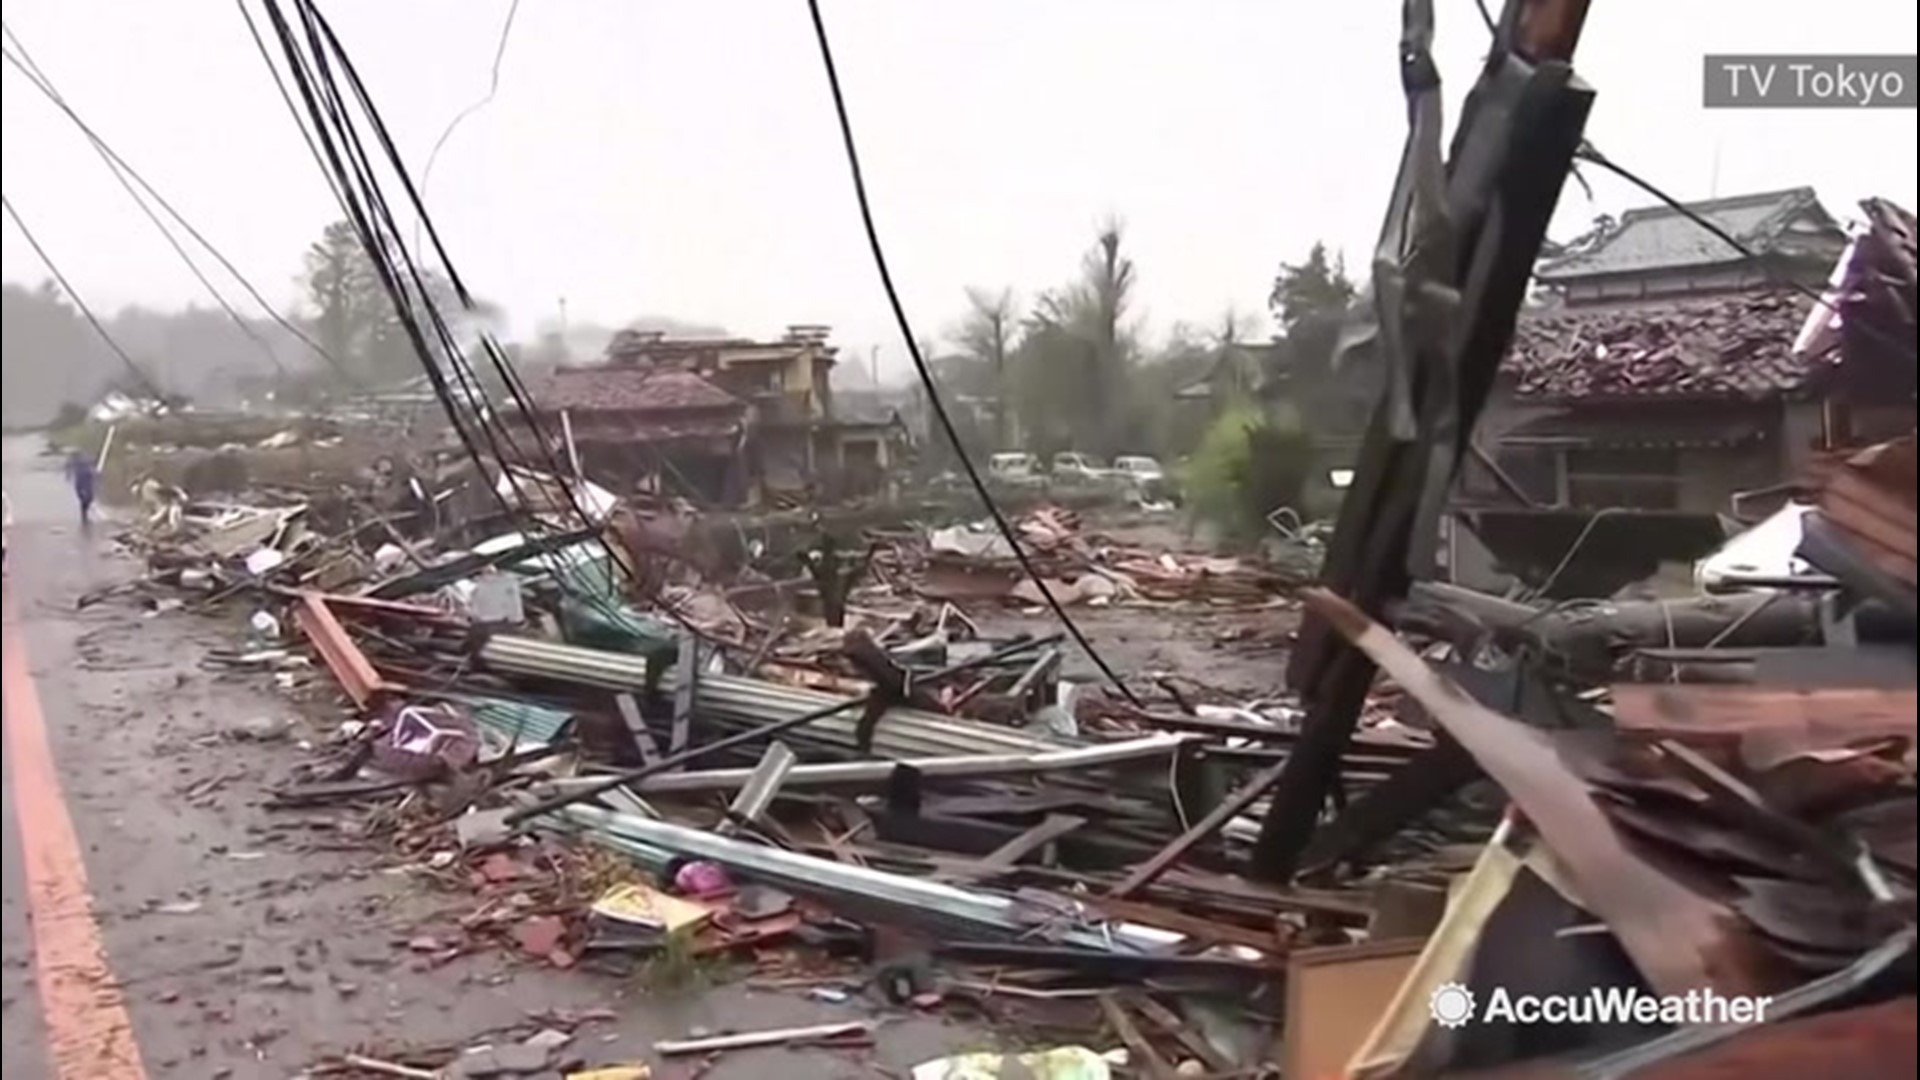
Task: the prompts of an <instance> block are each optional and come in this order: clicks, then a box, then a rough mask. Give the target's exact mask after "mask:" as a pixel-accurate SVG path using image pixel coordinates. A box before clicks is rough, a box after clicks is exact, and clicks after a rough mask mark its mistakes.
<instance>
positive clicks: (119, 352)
mask: <svg viewBox="0 0 1920 1080" xmlns="http://www.w3.org/2000/svg"><path fill="white" fill-rule="evenodd" d="M0 207H5V208H6V211H7V217H8V218H9V219H11V220H12V221H13V224H14V226H15V227H16V228H18V229H19V230H20V235H21V236H24V237H26V238H27V246H28V247H30V248H32V249H33V253H34V254H35V255H38V256H40V261H41V262H43V263H45V264H46V266H47V271H48V272H49V273H51V274H52V275H53V280H55V281H57V282H59V283H60V288H61V290H62V291H63V292H65V293H66V294H67V299H69V300H72V301H73V306H74V307H77V308H79V309H80V314H81V315H82V316H84V317H85V318H86V320H87V324H88V325H89V326H92V327H93V332H94V333H96V334H99V335H100V340H101V341H104V342H106V343H107V348H109V349H112V350H113V354H114V355H115V356H117V357H119V358H120V362H121V363H122V364H125V365H126V366H127V370H128V371H130V372H132V373H133V377H134V378H135V379H138V380H139V381H140V388H141V389H142V390H144V391H145V392H146V393H147V394H148V395H149V396H151V397H154V398H156V399H157V398H162V397H165V395H164V394H162V393H161V392H160V387H159V386H158V385H156V384H155V383H154V381H153V380H152V379H150V378H148V377H147V373H146V372H145V371H142V370H141V369H140V365H139V364H136V363H134V362H133V357H131V356H128V355H127V350H125V349H123V348H121V347H120V343H119V342H117V341H115V340H113V335H112V334H109V333H107V328H106V326H105V325H104V324H103V323H101V321H100V320H99V318H98V317H96V316H95V315H94V313H93V309H92V308H90V307H88V306H87V302H86V300H85V299H83V298H82V297H81V296H80V293H79V292H78V291H77V290H75V289H74V287H73V283H72V282H70V281H68V280H67V275H65V274H63V273H61V272H60V265H59V264H58V263H56V262H54V261H53V256H51V255H48V254H47V249H46V248H43V247H41V246H40V241H39V240H38V239H36V238H35V237H34V235H33V230H32V229H29V228H27V223H26V222H25V221H22V220H21V218H20V211H18V210H16V209H14V207H13V200H12V199H10V198H8V197H7V196H6V194H5V193H0Z"/></svg>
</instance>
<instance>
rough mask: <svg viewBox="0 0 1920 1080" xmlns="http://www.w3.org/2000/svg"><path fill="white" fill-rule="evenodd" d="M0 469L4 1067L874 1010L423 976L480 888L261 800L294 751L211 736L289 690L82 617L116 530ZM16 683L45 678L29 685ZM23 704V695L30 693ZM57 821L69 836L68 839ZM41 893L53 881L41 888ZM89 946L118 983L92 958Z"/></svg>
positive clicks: (109, 559)
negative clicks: (542, 1017)
mask: <svg viewBox="0 0 1920 1080" xmlns="http://www.w3.org/2000/svg"><path fill="white" fill-rule="evenodd" d="M5 477H6V486H7V491H8V493H9V494H10V495H11V497H12V500H13V505H14V529H13V535H12V537H11V538H10V540H9V544H8V546H9V548H10V549H12V550H10V552H9V554H8V560H9V562H10V563H11V565H10V567H9V569H8V574H7V584H6V591H7V605H6V610H7V622H6V626H5V633H6V635H7V638H8V642H7V644H8V652H9V655H10V656H14V657H21V656H24V659H21V660H20V661H19V667H20V668H21V670H22V671H23V672H30V675H26V676H24V681H23V682H16V673H15V672H14V671H13V670H12V669H11V667H10V668H9V671H8V673H7V676H6V678H7V680H8V682H9V685H8V686H7V687H6V690H7V693H6V702H7V705H6V724H7V729H8V731H7V734H8V740H7V747H8V749H7V753H6V754H4V755H0V757H4V764H5V773H6V778H5V783H6V791H5V800H4V804H5V806H4V812H5V866H4V886H5V907H4V969H3V970H0V990H4V996H5V1013H4V1032H3V1033H0V1056H3V1060H0V1064H4V1071H5V1075H6V1077H7V1080H55V1078H58V1080H144V1078H147V1077H152V1078H156V1080H159V1078H179V1080H224V1078H231V1080H251V1078H254V1077H258V1078H261V1080H284V1078H286V1077H290V1076H295V1075H298V1074H299V1073H300V1072H301V1070H302V1069H303V1068H305V1067H306V1066H308V1065H309V1064H311V1063H313V1062H314V1061H316V1060H318V1059H319V1058H320V1057H322V1056H324V1055H326V1054H332V1053H340V1052H344V1051H349V1050H365V1051H370V1052H374V1053H379V1052H380V1051H382V1050H392V1049H394V1048H396V1047H408V1046H425V1045H433V1044H442V1043H448V1044H456V1043H466V1042H468V1041H470V1040H472V1039H473V1038H474V1037H475V1036H476V1035H477V1034H478V1033H481V1032H484V1031H487V1030H489V1029H496V1028H499V1027H503V1026H506V1025H510V1024H512V1023H515V1022H518V1021H521V1020H523V1019H524V1018H525V1017H526V1016H527V1015H528V1014H530V1013H535V1012H540V1011H544V1010H570V1011H575V1012H584V1011H590V1010H609V1009H610V1010H613V1011H614V1013H615V1014H616V1017H617V1019H615V1020H614V1021H612V1022H611V1023H608V1024H605V1025H601V1026H598V1027H596V1028H593V1029H590V1034H588V1035H586V1036H584V1037H583V1044H584V1045H581V1046H580V1049H582V1050H583V1053H584V1054H585V1056H587V1057H589V1058H590V1059H591V1061H592V1063H595V1064H615V1063H621V1062H623V1061H633V1060H644V1059H645V1058H647V1057H648V1056H649V1055H648V1048H649V1047H650V1046H651V1044H652V1042H653V1041H654V1040H656V1039H661V1038H677V1037H683V1036H685V1035H686V1034H687V1033H688V1032H689V1031H690V1030H692V1029H696V1028H704V1029H707V1030H710V1031H724V1030H752V1029H757V1028H765V1027H779V1026H791V1025H795V1024H805V1023H822V1022H830V1021H838V1020H848V1019H856V1018H860V1017H862V1016H864V1015H866V1014H865V1013H864V1012H862V1011H860V1010H859V1009H858V1008H856V1007H853V1006H847V1005H830V1004H826V1003H821V1002H815V1001H809V1000H805V999H802V998H798V997H795V996H792V995H790V994H781V993H759V992H753V991H750V990H747V989H745V988H743V987H739V986H730V987H721V988H717V989H714V990H710V991H708V992H706V993H705V994H703V995H700V996H698V997H694V998H675V999H671V1000H667V999H661V998H656V997H649V996H647V995H646V994H645V993H644V992H643V991H642V990H641V989H640V988H639V987H638V986H636V985H635V984H633V983H632V982H631V981H626V982H623V981H621V980H616V979H612V978H608V977H604V976H594V975H590V974H587V973H584V972H579V971H571V972H557V971H552V970H549V969H545V968H536V967H530V966H528V965H526V964H525V963H523V962H520V961H518V960H516V959H514V958H511V957H507V956H502V955H499V954H485V955H480V956H476V957H471V958H468V959H463V960H460V961H456V962H455V963H453V964H450V965H447V966H444V967H439V968H431V969H429V968H426V967H424V966H423V965H422V964H421V962H420V959H419V958H418V957H417V956H414V955H412V954H410V952H409V950H408V949H407V947H406V942H407V941H408V940H409V939H410V938H412V937H414V936H415V935H417V934H419V933H421V932H423V930H426V929H431V928H434V927H436V926H439V927H442V928H444V927H448V926H450V925H451V921H452V920H453V919H455V918H457V917H458V915H459V914H460V913H462V912H463V911H465V910H466V908H465V907H463V906H461V902H462V901H463V900H464V901H468V902H469V904H470V899H471V898H470V897H449V896H447V895H444V894H434V893H431V892H429V891H428V890H426V889H424V888H423V887H422V886H421V885H420V883H419V882H418V881H416V880H414V879H412V878H409V877H406V876H404V875H397V874H392V873H383V872H381V870H380V868H379V866H378V864H377V860H376V859H375V857H374V856H373V854H372V853H370V852H368V851H366V850H364V849H362V848H360V847H359V846H357V845H355V844H351V843H343V842H341V839H340V838H339V837H337V836H336V835H335V834H333V833H332V832H330V831H328V829H327V827H326V826H325V825H324V824H316V823H314V822H313V821H310V820H308V819H306V818H299V817H294V818H289V817H287V816H285V815H280V816H276V815H274V814H272V813H270V812H268V811H266V810H264V809H263V808H262V807H261V805H260V802H261V799H262V796H263V794H264V792H265V790H266V789H267V788H269V787H271V786H272V785H273V784H275V783H277V782H279V781H280V780H282V779H284V778H285V776H286V775H287V772H288V770H289V769H290V768H291V767H292V765H293V764H294V763H295V762H297V761H298V760H300V755H301V753H302V751H300V750H299V749H298V748H297V747H296V746H295V745H294V744H293V743H292V742H286V743H275V744H254V743H244V742H235V741H232V740H231V739H228V738H225V737H224V735H225V733H227V732H229V731H231V730H232V729H233V727H234V726H235V725H236V724H239V723H241V722H243V721H245V720H248V719H250V718H256V717H261V716H276V717H284V716H289V715H290V714H291V707H290V706H289V704H288V702H287V701H285V700H284V699H282V698H280V697H278V696H277V695H276V694H275V693H274V692H273V691H272V690H271V689H270V688H269V687H268V686H265V685H263V683H262V682H261V681H259V680H254V679H251V678H247V679H240V678H233V677H228V676H222V675H219V674H216V673H214V672H211V671H208V670H206V669H204V668H202V667H201V666H200V664H199V658H200V657H202V656H203V655H204V654H205V652H206V650H207V649H208V648H209V647H210V646H213V645H216V644H221V643H223V635H226V634H228V633H229V631H227V630H225V629H223V628H222V627H221V626H220V625H219V624H217V623H216V622H214V621H213V620H209V619H206V618H201V617H197V616H193V615H188V614H185V613H178V612H176V613H172V614H163V615H148V614H146V613H143V612H142V611H141V610H140V609H139V608H138V607H137V606H135V605H133V604H131V603H129V602H125V601H120V600H114V601H107V602H103V603H100V604H97V605H93V606H90V607H88V608H87V609H85V610H84V611H81V610H76V605H75V601H76V600H77V598H79V597H80V596H82V595H83V594H85V593H87V592H89V591H90V590H93V589H96V588H99V587H101V586H105V585H108V584H112V583H115V582H119V581H125V580H127V579H129V578H131V577H133V576H134V575H135V574H136V573H137V568H136V567H135V566H133V565H132V564H131V563H129V562H127V561H126V560H124V559H122V558H120V557H118V556H116V555H114V554H113V553H112V552H111V550H110V549H109V547H108V540H107V535H108V533H109V531H110V530H108V529H106V528H96V530H95V534H94V535H93V536H86V535H83V534H82V532H81V531H80V529H79V528H78V523H77V520H76V517H75V511H74V505H73V502H72V499H71V496H70V495H69V493H68V492H67V490H66V488H65V486H64V483H63V481H62V479H61V475H60V471H59V463H58V461H57V460H55V459H51V458H47V457H43V456H42V455H41V454H40V445H39V443H38V441H37V440H35V439H28V438H9V439H7V440H6V443H5ZM229 643H230V642H229ZM21 685H27V686H30V687H31V689H32V691H34V693H32V694H31V695H27V696H25V697H23V695H22V694H21V693H20V692H19V689H18V687H19V686H21ZM29 699H36V700H31V701H30V704H32V705H35V706H37V707H34V708H28V707H27V706H26V705H23V704H21V703H22V702H23V701H28V700H29ZM28 712H33V713H36V714H37V716H34V717H29V716H27V715H26V713H28ZM340 719H342V717H341V716H340V715H338V714H328V715H325V716H322V717H319V718H318V719H317V722H319V723H337V722H338V721H339V720H340ZM35 722H37V724H36V723H35ZM301 722H302V723H313V722H316V721H308V720H302V721H301ZM21 725H29V726H28V727H23V726H21ZM37 727H44V733H45V744H46V747H47V752H46V753H43V754H41V755H39V756H40V757H41V758H43V759H44V758H48V757H50V759H51V766H50V767H49V768H47V769H45V770H44V771H43V773H44V774H43V773H40V772H30V771H29V768H28V766H27V765H25V764H23V762H27V761H28V758H27V757H25V756H23V755H22V753H21V745H22V740H21V739H20V738H16V736H20V735H23V734H27V733H30V729H33V730H37ZM311 730H312V731H314V732H316V733H317V732H318V730H319V729H318V728H312V729H311ZM16 771H18V775H16ZM49 786H57V791H58V794H57V796H49V795H48V794H47V791H46V789H47V788H48V787H49ZM67 818H70V819H71V823H72V831H71V834H70V835H69V834H66V833H63V832H62V830H61V828H60V826H61V825H62V824H63V821H64V819H67ZM22 830H26V831H25V832H24V833H23V832H22ZM28 836H31V837H34V838H35V840H34V842H33V843H23V840H24V838H25V837H28ZM63 837H65V838H64V839H63ZM63 852H65V854H66V855H70V856H72V858H71V860H70V865H68V864H66V863H63V862H62V860H61V856H62V853H63ZM29 860H32V861H31V863H30V862H29ZM82 865H84V871H81V870H80V869H79V867H81V866H82ZM63 866H66V867H67V868H66V869H62V867H63ZM30 867H31V869H32V870H33V873H28V870H29V868H30ZM75 878H79V879H81V880H80V881H78V882H76V881H74V880H72V879H75ZM49 882H51V884H52V886H59V887H64V888H65V889H66V893H64V894H63V893H61V892H60V889H59V888H54V889H53V891H52V892H51V893H49V892H48V888H49V884H48V883H49ZM30 885H32V886H33V887H32V888H30ZM75 889H78V890H79V891H78V894H77V895H73V890H75ZM63 896H64V899H63V898H62V897H63ZM41 908H46V909H48V910H40V909H41ZM36 920H38V922H36ZM89 941H93V942H96V943H97V945H98V947H99V949H100V951H101V952H102V953H103V955H104V959H103V960H102V961H101V966H102V967H104V968H105V969H109V972H110V973H107V974H98V973H90V972H88V971H86V970H84V969H85V968H86V963H85V961H86V956H85V953H86V952H87V948H88V946H87V942H89ZM36 948H39V949H41V951H42V953H43V954H45V955H36V952H35V949H36ZM54 953H58V954H59V955H57V956H56V955H51V954H54ZM76 957H77V959H76ZM96 959H98V958H96ZM76 973H77V974H76ZM63 980H64V981H63ZM115 1002H124V1010H123V1011H122V1012H121V1013H120V1015H122V1016H130V1018H131V1036H130V1037H127V1038H126V1040H125V1041H126V1042H127V1043H128V1044H129V1046H131V1044H133V1043H137V1050H136V1051H132V1052H133V1053H134V1055H135V1057H136V1058H137V1060H136V1061H131V1062H130V1061H122V1060H118V1059H117V1058H115V1057H114V1056H113V1054H112V1053H111V1051H112V1049H113V1048H112V1047H110V1046H108V1045H107V1044H108V1043H110V1042H112V1041H113V1040H114V1038H115V1036H114V1034H113V1032H112V1030H111V1029H112V1026H113V1015H112V1014H113V1013H114V1010H115V1008H117V1006H116V1005H115ZM50 1033H51V1035H50ZM994 1041H995V1040H994V1039H993V1038H992V1035H991V1033H984V1032H981V1031H979V1030H978V1029H972V1030H969V1029H967V1028H964V1027H960V1026H957V1025H952V1024H947V1023H943V1022H942V1021H941V1020H940V1019H938V1018H929V1017H916V1018H911V1019H907V1020H904V1021H899V1022H895V1023H889V1024H888V1025H887V1026H886V1027H885V1028H884V1029H883V1031H882V1033H881V1038H880V1041H879V1046H878V1048H877V1050H876V1051H875V1053H874V1055H873V1057H872V1058H871V1059H866V1060H862V1059H857V1058H853V1057H850V1056H848V1055H844V1054H836V1053H832V1052H828V1051H817V1050H816V1051H785V1050H772V1051H759V1052H752V1053H741V1054H734V1055H728V1056H727V1057H726V1058H724V1059H722V1060H721V1061H720V1063H719V1064H718V1065H717V1067H715V1068H713V1069H711V1070H708V1071H706V1072H705V1073H703V1075H705V1076H709V1077H713V1078H716V1080H726V1078H729V1077H742V1078H746V1077H765V1076H775V1075H777V1076H780V1077H782V1078H783V1080H809V1078H816V1077H819V1078H826V1077H859V1076H873V1075H879V1074H880V1073H878V1072H877V1070H876V1065H883V1066H885V1067H886V1068H887V1069H890V1070H892V1071H893V1072H894V1073H895V1074H903V1073H905V1072H906V1071H907V1070H908V1069H909V1068H910V1067H911V1066H912V1065H913V1064H914V1063H916V1062H919V1061H924V1060H927V1059H928V1058H931V1057H936V1056H939V1055H940V1054H942V1053H947V1052H952V1051H953V1050H955V1049H958V1048H963V1047H966V1048H974V1049H978V1048H980V1047H982V1046H984V1045H991V1044H992V1043H993V1042H994ZM655 1075H656V1076H658V1077H662V1078H668V1077H675V1076H682V1075H688V1073H687V1071H686V1070H685V1069H683V1068H681V1067H679V1066H673V1067H671V1068H656V1070H655Z"/></svg>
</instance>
